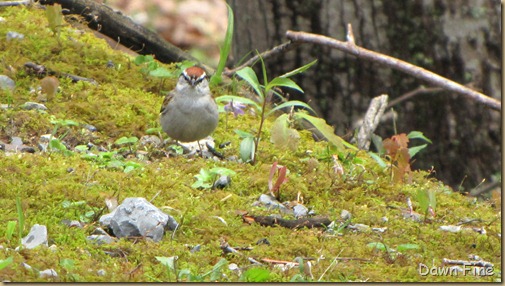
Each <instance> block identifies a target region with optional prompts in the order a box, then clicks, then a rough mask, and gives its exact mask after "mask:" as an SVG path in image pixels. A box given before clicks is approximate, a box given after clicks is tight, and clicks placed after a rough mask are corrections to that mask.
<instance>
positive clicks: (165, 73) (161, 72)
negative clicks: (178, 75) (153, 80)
mask: <svg viewBox="0 0 505 286" xmlns="http://www.w3.org/2000/svg"><path fill="white" fill-rule="evenodd" d="M149 75H150V76H154V77H174V76H175V75H174V74H173V73H172V72H170V71H169V70H167V69H166V68H164V67H159V68H156V69H155V70H152V71H150V72H149Z"/></svg>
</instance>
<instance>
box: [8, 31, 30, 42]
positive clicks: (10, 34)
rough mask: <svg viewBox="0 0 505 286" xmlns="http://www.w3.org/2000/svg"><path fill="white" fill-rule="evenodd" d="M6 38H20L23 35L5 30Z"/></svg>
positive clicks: (22, 37) (23, 36)
mask: <svg viewBox="0 0 505 286" xmlns="http://www.w3.org/2000/svg"><path fill="white" fill-rule="evenodd" d="M6 38H7V41H10V40H14V39H16V40H22V39H24V38H25V35H23V34H21V33H18V32H13V31H9V32H7V35H6Z"/></svg>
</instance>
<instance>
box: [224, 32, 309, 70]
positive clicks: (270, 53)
mask: <svg viewBox="0 0 505 286" xmlns="http://www.w3.org/2000/svg"><path fill="white" fill-rule="evenodd" d="M298 45H299V44H294V43H293V42H291V41H289V42H286V43H283V44H280V45H278V46H275V47H273V48H271V49H270V50H267V51H264V52H263V53H261V54H259V55H255V56H254V57H252V58H250V59H249V60H248V61H247V62H245V63H243V64H242V65H240V66H238V67H236V68H234V69H230V70H226V71H224V72H223V74H224V75H226V76H229V77H230V76H232V75H233V74H234V73H236V72H237V71H238V70H241V69H243V68H244V67H247V66H252V65H253V64H254V62H256V61H257V60H259V58H260V57H261V58H263V59H267V58H269V57H271V56H274V55H276V54H280V53H282V52H286V51H289V50H292V49H293V48H295V47H296V46H298Z"/></svg>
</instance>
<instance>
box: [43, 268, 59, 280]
mask: <svg viewBox="0 0 505 286" xmlns="http://www.w3.org/2000/svg"><path fill="white" fill-rule="evenodd" d="M39 277H40V278H57V277H58V273H56V270H54V269H46V270H42V271H40V272H39Z"/></svg>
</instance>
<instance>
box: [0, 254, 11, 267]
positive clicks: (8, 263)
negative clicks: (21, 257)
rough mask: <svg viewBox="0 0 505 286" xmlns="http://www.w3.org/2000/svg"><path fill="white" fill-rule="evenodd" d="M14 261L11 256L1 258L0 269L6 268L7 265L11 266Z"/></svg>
mask: <svg viewBox="0 0 505 286" xmlns="http://www.w3.org/2000/svg"><path fill="white" fill-rule="evenodd" d="M12 262H14V259H13V258H12V256H11V257H8V258H7V259H4V260H0V270H2V269H4V268H5V267H7V266H9V265H11V264H12Z"/></svg>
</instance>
